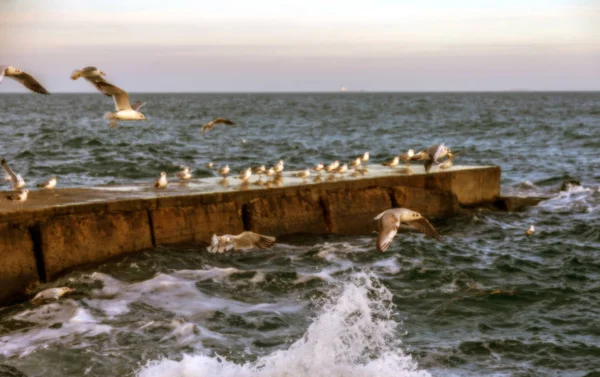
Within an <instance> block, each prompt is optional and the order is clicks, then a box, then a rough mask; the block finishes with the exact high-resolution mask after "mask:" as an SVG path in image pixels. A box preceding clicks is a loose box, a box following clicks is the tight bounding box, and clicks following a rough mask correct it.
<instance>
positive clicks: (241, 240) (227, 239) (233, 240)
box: [207, 232, 275, 253]
mask: <svg viewBox="0 0 600 377" xmlns="http://www.w3.org/2000/svg"><path fill="white" fill-rule="evenodd" d="M273 244H275V237H270V236H263V235H262V234H258V233H254V232H242V233H240V234H238V235H237V236H233V235H231V234H225V235H222V236H217V235H216V234H213V236H212V239H211V243H210V246H209V247H208V248H207V250H208V251H209V252H211V253H224V252H225V251H229V250H231V249H233V250H235V251H238V250H248V249H256V248H258V249H266V248H268V247H271V246H273Z"/></svg>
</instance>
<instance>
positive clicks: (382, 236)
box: [375, 211, 398, 252]
mask: <svg viewBox="0 0 600 377" xmlns="http://www.w3.org/2000/svg"><path fill="white" fill-rule="evenodd" d="M375 220H379V235H378V236H377V250H378V251H381V252H384V251H386V250H387V249H388V248H389V247H390V245H391V244H392V241H393V240H394V237H395V236H396V233H398V218H397V217H396V214H395V213H394V212H392V211H385V212H383V213H382V214H380V215H379V216H377V217H376V218H375Z"/></svg>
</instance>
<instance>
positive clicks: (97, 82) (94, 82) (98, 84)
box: [83, 67, 112, 97]
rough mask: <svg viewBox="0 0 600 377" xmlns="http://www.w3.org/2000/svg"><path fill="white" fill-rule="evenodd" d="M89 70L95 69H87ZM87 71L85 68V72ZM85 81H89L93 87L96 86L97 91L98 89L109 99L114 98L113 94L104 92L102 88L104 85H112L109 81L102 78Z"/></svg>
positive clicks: (89, 78) (88, 78)
mask: <svg viewBox="0 0 600 377" xmlns="http://www.w3.org/2000/svg"><path fill="white" fill-rule="evenodd" d="M87 68H94V67H87ZM85 69H86V68H84V69H83V70H85ZM94 69H95V68H94ZM85 79H86V80H87V81H89V82H90V83H91V84H92V85H94V86H95V87H96V89H98V90H99V91H100V93H102V94H104V95H105V96H107V97H111V96H112V95H111V94H108V93H106V92H104V91H103V90H102V88H101V86H102V84H103V83H105V84H110V83H109V82H108V81H106V80H104V79H103V78H102V77H85ZM111 85H112V84H111Z"/></svg>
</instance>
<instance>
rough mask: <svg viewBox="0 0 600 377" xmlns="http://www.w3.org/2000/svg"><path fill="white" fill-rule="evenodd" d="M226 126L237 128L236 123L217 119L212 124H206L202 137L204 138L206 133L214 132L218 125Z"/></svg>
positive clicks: (225, 119)
mask: <svg viewBox="0 0 600 377" xmlns="http://www.w3.org/2000/svg"><path fill="white" fill-rule="evenodd" d="M220 123H223V124H226V125H228V126H235V123H234V122H232V121H230V120H229V119H227V118H217V119H213V120H211V121H210V122H208V123H206V124H205V125H203V126H202V136H204V133H205V132H206V131H209V130H212V129H213V127H214V126H216V125H217V124H220Z"/></svg>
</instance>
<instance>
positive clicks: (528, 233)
mask: <svg viewBox="0 0 600 377" xmlns="http://www.w3.org/2000/svg"><path fill="white" fill-rule="evenodd" d="M533 233H535V227H534V226H533V225H529V229H527V230H526V231H525V235H526V236H527V237H529V236H531V235H533Z"/></svg>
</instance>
